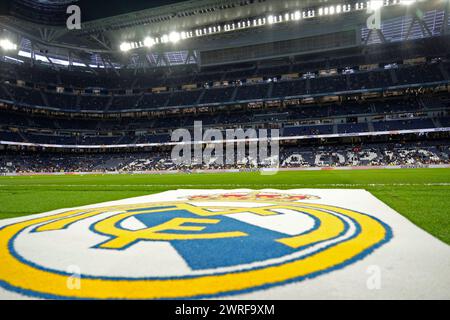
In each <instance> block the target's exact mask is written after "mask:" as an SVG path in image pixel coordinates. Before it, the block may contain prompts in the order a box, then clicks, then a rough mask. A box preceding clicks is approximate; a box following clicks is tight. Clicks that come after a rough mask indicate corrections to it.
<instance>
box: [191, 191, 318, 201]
mask: <svg viewBox="0 0 450 320" xmlns="http://www.w3.org/2000/svg"><path fill="white" fill-rule="evenodd" d="M318 199H320V197H318V196H313V195H309V194H286V193H275V192H231V193H219V194H204V195H193V196H189V197H188V200H192V201H208V200H214V201H230V200H232V201H262V200H264V201H270V200H272V201H277V202H293V201H301V200H318Z"/></svg>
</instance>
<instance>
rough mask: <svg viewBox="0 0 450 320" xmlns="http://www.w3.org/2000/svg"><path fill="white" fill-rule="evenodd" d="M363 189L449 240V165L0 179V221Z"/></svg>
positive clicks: (436, 234)
mask: <svg viewBox="0 0 450 320" xmlns="http://www.w3.org/2000/svg"><path fill="white" fill-rule="evenodd" d="M235 188H251V189H262V188H274V189H294V188H295V189H297V188H356V189H366V190H368V191H370V192H371V193H372V194H373V195H374V196H376V197H377V198H379V199H380V200H381V201H383V202H384V203H386V204H387V205H389V206H390V207H392V208H393V209H394V210H396V211H397V212H399V213H401V214H402V215H404V216H405V217H406V218H408V219H409V220H411V221H412V222H413V223H415V224H416V225H418V226H419V227H421V228H423V229H424V230H426V231H428V232H429V233H431V234H433V235H434V236H436V237H437V238H439V239H441V240H443V241H444V242H446V243H448V244H450V169H403V170H367V171H297V172H295V171H292V172H280V173H278V174H276V175H273V176H262V175H260V174H259V173H224V174H177V175H86V176H28V177H0V219H6V218H13V217H18V216H24V215H29V214H34V213H41V212H46V211H50V210H54V209H60V208H68V207H76V206H81V205H88V204H94V203H99V202H104V201H111V200H119V199H124V198H129V197H137V196H142V195H148V194H152V193H158V192H162V191H166V190H172V189H235Z"/></svg>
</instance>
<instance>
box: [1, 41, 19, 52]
mask: <svg viewBox="0 0 450 320" xmlns="http://www.w3.org/2000/svg"><path fill="white" fill-rule="evenodd" d="M0 48H2V49H3V50H5V51H10V50H17V44H15V43H13V42H12V41H11V40H9V39H1V40H0Z"/></svg>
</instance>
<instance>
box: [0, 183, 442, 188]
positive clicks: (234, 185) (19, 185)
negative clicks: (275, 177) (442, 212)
mask: <svg viewBox="0 0 450 320" xmlns="http://www.w3.org/2000/svg"><path fill="white" fill-rule="evenodd" d="M248 186H254V184H251V183H249V184H222V183H220V184H201V183H199V184H0V187H248ZM258 186H260V187H298V186H303V187H305V186H314V187H364V186H367V187H387V186H393V187H396V186H450V182H436V183H353V184H352V183H324V184H302V183H281V184H280V183H270V184H258Z"/></svg>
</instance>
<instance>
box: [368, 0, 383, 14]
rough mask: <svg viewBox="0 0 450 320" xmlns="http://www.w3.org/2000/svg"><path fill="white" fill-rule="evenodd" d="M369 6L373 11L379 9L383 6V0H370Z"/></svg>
mask: <svg viewBox="0 0 450 320" xmlns="http://www.w3.org/2000/svg"><path fill="white" fill-rule="evenodd" d="M369 6H370V9H371V10H373V11H376V10H379V9H380V8H381V7H383V0H372V1H370V4H369Z"/></svg>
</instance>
